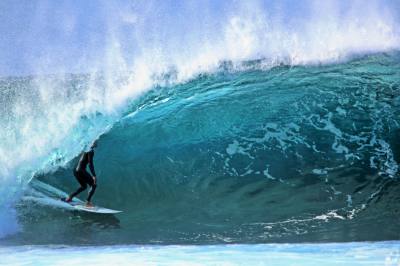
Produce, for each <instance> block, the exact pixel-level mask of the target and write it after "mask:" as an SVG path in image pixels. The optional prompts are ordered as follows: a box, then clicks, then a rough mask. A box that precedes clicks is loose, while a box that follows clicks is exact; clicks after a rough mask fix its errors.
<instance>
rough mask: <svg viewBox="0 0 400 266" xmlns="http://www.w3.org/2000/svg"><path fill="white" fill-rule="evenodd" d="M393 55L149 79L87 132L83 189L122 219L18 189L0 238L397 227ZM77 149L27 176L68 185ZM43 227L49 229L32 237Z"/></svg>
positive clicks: (281, 233) (341, 232)
mask: <svg viewBox="0 0 400 266" xmlns="http://www.w3.org/2000/svg"><path fill="white" fill-rule="evenodd" d="M399 59H400V57H399V54H398V53H395V54H378V55H371V56H366V57H363V58H360V59H357V60H353V61H351V62H348V63H342V64H334V65H328V66H313V67H311V66H297V67H289V66H279V67H275V68H272V69H270V70H258V64H259V62H249V63H248V66H249V69H248V70H246V71H240V72H237V71H231V70H230V69H229V65H228V66H227V65H225V66H224V68H223V69H220V71H219V72H216V73H214V74H205V75H201V76H199V77H197V78H196V79H193V80H191V81H189V82H187V83H184V84H181V85H174V86H169V87H168V86H167V87H156V88H154V89H152V90H151V91H149V92H147V93H146V94H144V95H143V96H141V97H140V98H138V99H136V100H135V101H133V102H131V104H130V107H129V108H128V110H127V112H125V113H124V115H123V117H122V118H121V119H120V120H119V121H118V122H117V123H116V124H114V126H113V127H112V128H111V129H110V130H109V131H108V132H107V133H106V134H104V135H102V136H101V137H100V139H99V147H98V150H97V152H96V157H95V165H96V169H97V172H98V176H99V188H98V191H97V192H96V195H95V202H96V203H97V204H99V205H101V206H107V207H109V208H114V209H120V210H123V211H124V213H123V214H122V215H120V216H118V218H119V219H120V221H118V220H114V219H108V218H107V219H106V218H102V217H97V216H90V215H89V216H87V217H86V216H84V215H76V216H73V217H72V218H71V219H70V220H68V221H65V217H66V214H65V212H64V213H63V211H60V210H57V209H54V210H53V209H52V208H49V207H39V206H37V205H35V204H34V203H29V202H24V203H21V205H20V206H19V207H18V210H19V220H20V223H21V224H22V225H23V232H22V233H20V234H17V235H16V236H14V238H11V239H14V240H15V241H21V240H24V241H28V242H30V243H32V242H34V243H36V242H37V243H77V242H78V243H92V244H93V243H95V244H100V243H131V242H135V243H162V244H165V243H220V242H235V243H243V242H246V243H247V242H248V243H260V242H292V241H294V242H296V241H308V242H313V241H360V240H388V239H398V238H399V235H398V230H397V224H398V209H399V207H400V206H399V204H400V201H399V193H398V191H399V189H400V186H399V182H398V163H397V162H398V161H399V156H400V146H399V142H398V136H399V133H400V130H399V129H400V94H399V91H400V76H399V75H398V73H399V71H400V63H399V62H400V61H399ZM76 160H77V158H75V159H74V160H72V161H71V162H70V163H69V164H67V166H66V167H64V168H59V169H58V170H57V171H55V172H54V173H52V174H45V173H43V174H40V175H38V176H37V178H39V179H40V180H41V181H45V182H46V183H49V184H51V185H53V186H55V187H58V188H61V189H62V190H64V191H71V190H72V189H75V187H76V185H77V184H76V182H75V181H74V180H73V177H72V174H71V172H72V169H73V166H74V164H75V163H76ZM60 212H61V214H60ZM32 220H35V222H34V223H32ZM382 224H385V226H384V227H382V226H381V225H382ZM49 226H51V227H52V228H53V229H52V230H55V231H57V232H58V233H57V235H56V236H55V235H52V234H51V235H48V236H45V237H43V236H41V237H38V234H41V235H42V234H43V230H48V227H49Z"/></svg>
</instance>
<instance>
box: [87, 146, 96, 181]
mask: <svg viewBox="0 0 400 266" xmlns="http://www.w3.org/2000/svg"><path fill="white" fill-rule="evenodd" d="M88 156H89V169H90V172H91V173H92V175H93V178H94V179H96V172H95V171H94V164H93V157H94V151H90V152H89V154H88Z"/></svg>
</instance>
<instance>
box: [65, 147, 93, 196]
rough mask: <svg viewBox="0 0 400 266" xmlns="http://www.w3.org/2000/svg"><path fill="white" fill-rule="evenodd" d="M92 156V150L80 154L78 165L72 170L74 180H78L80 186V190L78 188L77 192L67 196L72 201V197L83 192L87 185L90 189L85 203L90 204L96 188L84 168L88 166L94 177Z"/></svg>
mask: <svg viewBox="0 0 400 266" xmlns="http://www.w3.org/2000/svg"><path fill="white" fill-rule="evenodd" d="M93 156H94V151H93V149H91V150H90V151H88V152H83V153H82V156H81V158H80V159H79V162H78V165H77V166H76V168H75V169H74V176H75V177H76V180H78V182H79V184H80V185H81V186H80V188H78V190H77V191H75V192H74V193H72V194H71V195H70V196H69V197H70V199H72V198H73V197H75V196H76V195H78V194H79V193H81V192H82V191H84V190H85V189H86V188H87V185H89V186H90V187H91V188H90V191H89V195H88V197H87V201H89V202H90V200H91V198H92V196H93V194H94V192H95V190H96V187H97V186H96V184H95V183H94V180H93V177H92V176H91V175H90V174H89V173H88V172H86V166H87V165H88V164H89V169H90V172H91V173H92V175H93V176H96V173H95V171H94V165H93Z"/></svg>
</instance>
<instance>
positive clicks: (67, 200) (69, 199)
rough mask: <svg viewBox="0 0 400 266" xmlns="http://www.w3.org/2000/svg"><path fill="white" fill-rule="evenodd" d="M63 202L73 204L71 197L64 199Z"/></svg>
mask: <svg viewBox="0 0 400 266" xmlns="http://www.w3.org/2000/svg"><path fill="white" fill-rule="evenodd" d="M61 200H62V201H65V202H71V201H72V199H71V198H70V197H66V198H62V199H61Z"/></svg>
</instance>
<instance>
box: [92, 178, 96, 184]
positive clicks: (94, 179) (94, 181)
mask: <svg viewBox="0 0 400 266" xmlns="http://www.w3.org/2000/svg"><path fill="white" fill-rule="evenodd" d="M93 183H94V184H95V185H96V177H95V176H93Z"/></svg>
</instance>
